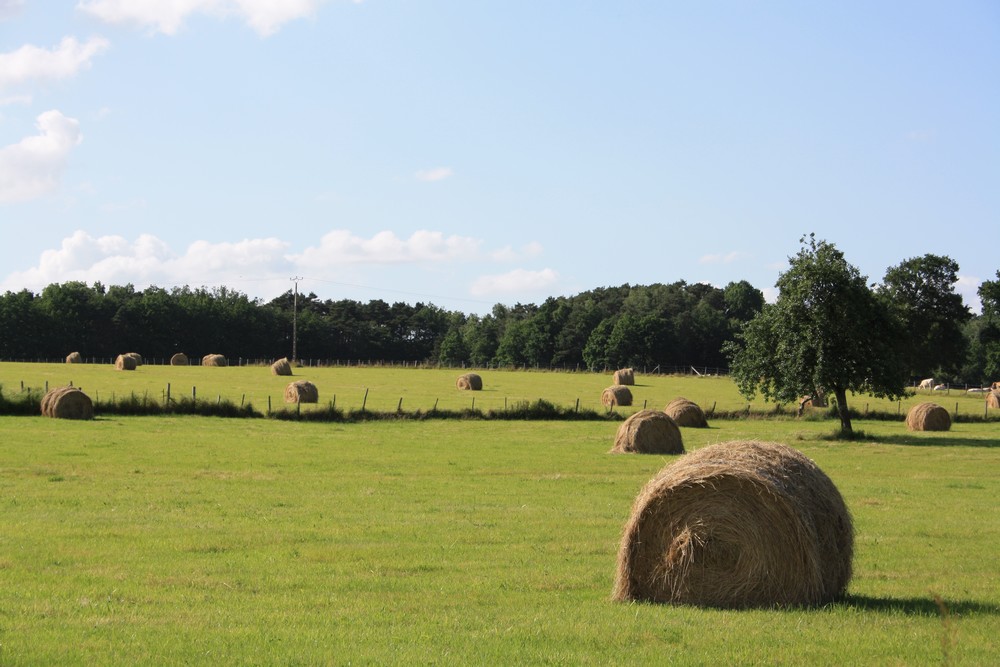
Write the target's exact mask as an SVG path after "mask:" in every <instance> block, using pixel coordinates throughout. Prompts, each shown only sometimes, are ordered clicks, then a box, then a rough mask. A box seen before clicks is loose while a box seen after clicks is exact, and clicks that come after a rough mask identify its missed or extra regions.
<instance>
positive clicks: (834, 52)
mask: <svg viewBox="0 0 1000 667" xmlns="http://www.w3.org/2000/svg"><path fill="white" fill-rule="evenodd" d="M998 82H1000V4H998V3H996V2H994V1H992V0H984V1H981V2H975V1H971V0H956V2H949V3H940V2H911V1H906V2H903V1H898V2H896V1H887V2H878V3H864V2H830V3H805V2H777V1H775V2H750V1H735V0H734V1H730V2H725V1H722V2H712V1H709V2H663V1H657V2H654V1H649V2H645V1H634V2H631V1H623V2H594V1H586V0H584V1H580V2H552V1H546V0H533V1H530V2H519V1H517V0H510V1H507V2H468V1H467V0H464V1H460V0H440V1H435V0H426V1H420V2H418V1H415V0H365V1H363V2H357V1H355V2H351V1H349V0H329V1H327V2H324V1H322V0H176V1H174V2H170V3H166V2H162V1H159V0H80V1H77V2H74V1H69V2H61V1H58V0H44V1H43V0H0V236H2V239H0V240H2V242H0V290H19V289H22V288H28V289H30V290H32V291H36V292H38V291H40V290H41V289H42V288H43V287H44V286H45V285H47V284H49V283H52V282H63V281H66V280H84V281H86V282H88V283H89V282H94V281H101V282H103V283H105V284H124V283H129V282H130V283H133V284H134V285H136V287H140V288H141V287H145V286H146V285H149V284H155V285H160V286H164V287H170V286H174V285H191V286H201V285H207V286H215V285H226V286H228V287H231V288H234V289H237V290H239V291H242V292H245V293H247V294H249V295H251V296H255V297H260V298H264V299H270V298H272V297H274V296H276V295H278V294H280V293H282V292H284V291H286V290H288V289H289V288H290V286H291V281H290V278H292V277H301V280H300V281H299V289H300V290H302V291H306V292H308V291H312V292H315V293H316V294H317V295H319V296H320V297H321V298H324V299H327V298H329V299H341V298H350V299H357V300H360V301H368V300H371V299H383V300H385V301H388V302H390V303H391V302H394V301H406V302H411V303H412V302H416V301H423V302H432V303H434V304H436V305H438V306H440V307H443V308H447V309H453V310H461V311H463V312H467V313H472V312H480V313H482V312H488V311H489V310H490V308H491V307H492V306H493V304H495V303H505V304H514V303H517V302H521V303H540V302H541V301H543V300H544V299H545V298H546V297H548V296H557V295H571V294H576V293H578V292H581V291H585V290H589V289H593V288H596V287H603V286H610V285H620V284H623V283H631V284H650V283H654V282H665V283H668V282H673V281H676V280H686V281H688V282H709V283H712V284H714V285H718V286H720V287H721V286H724V285H725V284H726V283H728V282H730V281H733V280H742V279H746V280H749V281H750V282H751V283H753V284H754V285H755V286H757V287H758V288H760V289H762V290H765V292H766V293H768V294H769V295H771V294H772V293H773V289H772V288H773V285H774V282H775V280H776V278H777V276H778V274H779V272H780V271H781V270H782V269H783V268H784V267H785V266H786V262H787V258H788V257H789V256H790V255H794V254H795V252H796V251H797V250H798V248H799V238H800V237H801V236H803V235H804V234H807V233H809V232H815V233H816V235H817V237H819V238H823V239H826V240H828V241H831V242H833V243H834V244H836V245H837V247H839V248H840V249H841V250H843V251H844V253H845V255H846V257H847V259H848V260H849V261H850V262H851V263H853V264H854V265H855V266H857V267H858V268H859V269H860V270H861V272H862V273H864V274H866V275H868V276H869V278H870V279H871V280H872V281H873V282H874V281H878V280H879V279H881V277H882V276H883V275H884V273H885V270H886V269H887V268H888V267H890V266H893V265H896V264H898V263H900V262H901V261H903V260H905V259H907V258H910V257H916V256H920V255H923V254H925V253H935V254H942V255H948V256H950V257H951V258H953V259H955V260H956V261H957V262H958V263H959V265H960V267H961V269H960V276H961V278H960V284H959V285H958V288H957V289H958V290H959V291H960V292H961V293H962V294H963V296H965V297H966V301H967V302H968V303H969V304H970V305H972V306H973V308H974V309H978V302H977V301H976V299H975V290H976V287H977V286H978V284H979V282H980V281H982V280H989V279H994V278H995V277H996V271H997V270H998V269H1000V252H998V250H997V249H998V245H1000V244H998V241H1000V229H998V223H1000V85H998Z"/></svg>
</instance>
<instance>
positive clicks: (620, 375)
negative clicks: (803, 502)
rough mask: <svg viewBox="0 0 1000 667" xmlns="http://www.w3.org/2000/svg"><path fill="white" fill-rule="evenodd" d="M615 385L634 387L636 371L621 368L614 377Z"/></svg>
mask: <svg viewBox="0 0 1000 667" xmlns="http://www.w3.org/2000/svg"><path fill="white" fill-rule="evenodd" d="M614 383H615V384H625V385H634V384H635V371H634V370H632V369H631V368H619V369H618V370H616V371H615V375H614Z"/></svg>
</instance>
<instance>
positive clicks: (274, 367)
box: [271, 357, 292, 375]
mask: <svg viewBox="0 0 1000 667" xmlns="http://www.w3.org/2000/svg"><path fill="white" fill-rule="evenodd" d="M291 374H292V364H291V363H290V362H289V361H288V357H285V358H283V359H278V360H277V361H276V362H274V363H273V364H271V375H291Z"/></svg>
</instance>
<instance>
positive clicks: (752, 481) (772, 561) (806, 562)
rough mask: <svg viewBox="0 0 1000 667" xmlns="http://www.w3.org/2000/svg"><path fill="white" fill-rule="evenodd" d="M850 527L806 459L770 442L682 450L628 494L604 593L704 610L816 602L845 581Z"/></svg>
mask: <svg viewBox="0 0 1000 667" xmlns="http://www.w3.org/2000/svg"><path fill="white" fill-rule="evenodd" d="M853 551H854V530H853V527H852V525H851V516H850V513H849V512H848V510H847V506H846V505H845V504H844V500H843V498H842V497H841V495H840V492H839V491H837V488H836V487H835V486H834V484H833V482H832V481H831V480H830V478H829V477H827V476H826V475H825V474H824V473H823V471H822V470H820V469H819V467H818V466H816V464H815V463H813V462H812V461H810V460H809V459H808V458H806V457H805V456H804V455H803V454H802V453H800V452H798V451H797V450H795V449H792V448H791V447H787V446H785V445H781V444H777V443H769V442H757V441H733V442H726V443H722V444H718V445H712V446H709V447H705V448H704V449H699V450H697V451H695V452H692V453H690V454H685V455H684V456H682V457H680V458H679V459H678V460H677V461H675V462H674V463H671V464H670V465H668V466H667V467H665V468H664V469H663V470H661V471H660V473H659V474H658V475H657V476H656V477H654V478H653V479H652V480H651V481H650V482H649V483H648V484H646V486H645V487H644V488H643V490H642V492H641V493H640V494H639V496H638V497H637V498H636V500H635V503H634V505H633V507H632V515H631V517H630V518H629V520H628V523H627V524H626V525H625V530H624V534H623V536H622V541H621V545H620V547H619V550H618V567H617V572H616V575H615V586H614V593H613V597H614V598H615V599H616V600H620V601H626V600H643V601H650V602H665V603H670V604H694V605H700V606H708V607H729V608H744V607H774V606H798V605H821V604H826V603H828V602H831V601H833V600H836V599H837V598H839V597H840V596H842V595H843V594H844V592H845V590H846V589H847V584H848V582H849V581H850V578H851V558H852V555H853Z"/></svg>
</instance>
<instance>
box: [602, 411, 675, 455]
mask: <svg viewBox="0 0 1000 667" xmlns="http://www.w3.org/2000/svg"><path fill="white" fill-rule="evenodd" d="M611 453H612V454H624V453H636V454H683V453H684V441H683V439H682V438H681V430H680V429H679V428H677V423H676V422H675V421H674V420H673V419H672V418H671V417H670V415H668V414H666V413H665V412H659V411H657V410H639V411H638V412H636V413H635V414H633V415H631V416H629V418H628V419H626V420H625V421H623V422H622V423H621V426H619V427H618V433H617V434H616V435H615V445H614V447H612V448H611Z"/></svg>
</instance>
